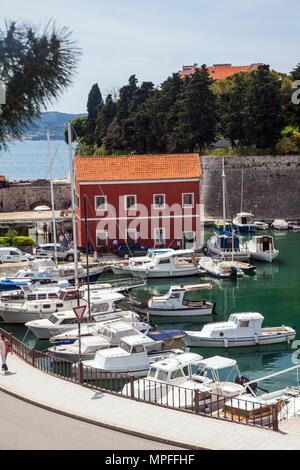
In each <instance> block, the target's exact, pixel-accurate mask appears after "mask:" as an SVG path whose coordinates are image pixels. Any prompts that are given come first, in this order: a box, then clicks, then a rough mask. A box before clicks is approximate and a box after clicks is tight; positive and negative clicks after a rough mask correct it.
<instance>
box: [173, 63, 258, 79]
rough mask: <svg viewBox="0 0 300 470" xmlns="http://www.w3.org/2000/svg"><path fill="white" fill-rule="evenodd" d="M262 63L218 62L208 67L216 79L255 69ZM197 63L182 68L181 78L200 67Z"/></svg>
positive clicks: (212, 76)
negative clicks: (233, 63)
mask: <svg viewBox="0 0 300 470" xmlns="http://www.w3.org/2000/svg"><path fill="white" fill-rule="evenodd" d="M259 65H261V64H260V63H257V64H251V65H233V66H232V65H231V64H227V65H226V64H220V65H218V64H216V65H214V66H213V67H206V68H207V70H208V72H209V76H210V77H211V78H213V79H214V80H220V79H222V78H226V77H230V76H231V75H233V74H235V73H238V72H249V71H251V70H255V69H256V68H257V67H258V66H259ZM198 68H199V67H197V64H194V65H191V66H184V67H183V70H181V71H180V72H179V73H180V76H181V78H184V77H185V76H189V75H192V74H193V73H194V72H195V70H196V69H198ZM184 69H185V71H186V74H184Z"/></svg>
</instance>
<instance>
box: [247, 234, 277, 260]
mask: <svg viewBox="0 0 300 470" xmlns="http://www.w3.org/2000/svg"><path fill="white" fill-rule="evenodd" d="M246 245H247V248H248V250H249V253H250V256H251V258H254V259H257V260H258V261H264V262H267V263H272V261H273V260H274V259H275V258H277V256H278V255H279V251H278V250H276V249H275V248H274V241H273V237H271V236H270V235H262V236H260V237H253V238H252V240H249V241H248V242H246Z"/></svg>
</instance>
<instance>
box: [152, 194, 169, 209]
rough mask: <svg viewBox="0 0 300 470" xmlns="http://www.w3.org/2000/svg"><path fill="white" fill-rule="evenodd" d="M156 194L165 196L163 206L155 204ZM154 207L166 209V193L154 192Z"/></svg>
mask: <svg viewBox="0 0 300 470" xmlns="http://www.w3.org/2000/svg"><path fill="white" fill-rule="evenodd" d="M155 196H163V198H164V202H163V205H162V206H157V205H156V204H155ZM153 207H154V209H165V208H166V195H165V194H153Z"/></svg>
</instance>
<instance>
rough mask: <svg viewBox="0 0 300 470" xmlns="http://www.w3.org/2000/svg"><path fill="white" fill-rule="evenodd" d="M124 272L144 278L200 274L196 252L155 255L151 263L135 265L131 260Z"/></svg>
mask: <svg viewBox="0 0 300 470" xmlns="http://www.w3.org/2000/svg"><path fill="white" fill-rule="evenodd" d="M124 271H126V272H130V273H131V274H132V275H133V276H140V277H143V278H155V277H157V278H160V277H184V276H194V275H196V274H199V272H200V270H199V267H198V265H197V262H196V259H195V254H194V250H174V251H168V252H166V253H162V254H157V253H154V255H153V257H152V259H151V261H150V262H148V261H147V262H146V263H141V264H140V263H135V262H134V261H131V260H130V259H129V261H128V266H125V267H124Z"/></svg>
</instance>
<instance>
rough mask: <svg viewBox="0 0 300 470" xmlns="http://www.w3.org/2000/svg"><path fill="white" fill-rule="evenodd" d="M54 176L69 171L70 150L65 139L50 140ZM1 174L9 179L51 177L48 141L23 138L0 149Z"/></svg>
mask: <svg viewBox="0 0 300 470" xmlns="http://www.w3.org/2000/svg"><path fill="white" fill-rule="evenodd" d="M50 147H51V152H50V153H51V159H52V174H53V178H66V177H67V176H68V173H69V151H68V146H67V145H66V143H65V142H64V141H60V140H53V141H50ZM0 175H4V176H5V178H6V179H8V180H21V179H36V178H49V157H48V148H47V141H42V140H36V141H34V140H23V141H21V142H19V141H15V142H10V143H9V144H8V149H7V150H5V151H4V150H1V151H0Z"/></svg>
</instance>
